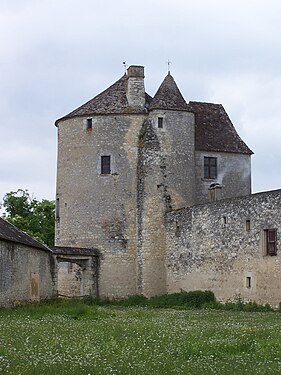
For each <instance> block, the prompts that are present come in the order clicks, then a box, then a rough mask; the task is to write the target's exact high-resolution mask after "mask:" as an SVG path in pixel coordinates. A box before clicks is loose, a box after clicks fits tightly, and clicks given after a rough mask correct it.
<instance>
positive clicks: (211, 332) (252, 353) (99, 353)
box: [0, 298, 281, 375]
mask: <svg viewBox="0 0 281 375" xmlns="http://www.w3.org/2000/svg"><path fill="white" fill-rule="evenodd" d="M133 299H134V298H132V299H131V302H132V301H133ZM135 302H140V300H137V299H136V300H135ZM97 303H99V301H97V300H90V299H85V300H84V299H75V300H67V299H65V300H62V299H57V300H53V301H45V302H41V303H38V304H34V305H29V306H19V307H17V308H15V309H0V328H1V339H0V344H1V345H0V373H1V374H29V375H33V374H34V375H37V374H40V375H41V374H42V375H48V374H62V375H63V374H67V375H76V374H92V375H93V374H100V375H103V374H105V375H107V374H116V375H132V374H143V375H146V374H157V375H162V374H163V375H166V374H194V375H201V374H202V375H205V374H206V375H215V374H239V375H244V374H247V375H256V374H279V373H280V372H281V330H280V315H279V314H277V313H276V314H273V313H268V312H253V313H251V314H249V313H245V312H243V311H217V310H216V311H213V310H204V309H201V310H198V309H196V310H193V309H190V310H189V309H187V310H182V311H177V310H174V309H149V308H140V307H135V308H134V307H129V308H124V307H122V306H113V305H107V306H97V305H96V304H97Z"/></svg>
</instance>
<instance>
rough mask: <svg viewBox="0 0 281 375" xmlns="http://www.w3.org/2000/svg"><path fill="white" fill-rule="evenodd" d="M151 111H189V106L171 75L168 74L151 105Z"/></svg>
mask: <svg viewBox="0 0 281 375" xmlns="http://www.w3.org/2000/svg"><path fill="white" fill-rule="evenodd" d="M149 109H170V110H175V111H187V110H188V105H187V103H186V101H185V100H184V98H183V96H182V94H181V92H180V90H179V88H178V86H177V84H176V82H175V80H174V78H173V77H172V76H171V74H170V73H168V74H167V76H166V77H165V78H164V81H163V82H162V83H161V85H160V87H159V89H158V90H157V92H156V94H155V96H154V98H153V99H152V101H151V103H150V106H149Z"/></svg>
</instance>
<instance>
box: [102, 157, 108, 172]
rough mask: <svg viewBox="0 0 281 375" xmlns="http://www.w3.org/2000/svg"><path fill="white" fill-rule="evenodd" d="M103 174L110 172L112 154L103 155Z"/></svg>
mask: <svg viewBox="0 0 281 375" xmlns="http://www.w3.org/2000/svg"><path fill="white" fill-rule="evenodd" d="M101 174H110V155H104V156H102V157H101Z"/></svg>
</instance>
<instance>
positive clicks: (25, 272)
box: [0, 240, 56, 306]
mask: <svg viewBox="0 0 281 375" xmlns="http://www.w3.org/2000/svg"><path fill="white" fill-rule="evenodd" d="M53 269H54V261H53V255H52V253H51V252H48V251H44V250H41V249H37V248H33V247H29V246H26V245H22V244H17V243H14V242H9V241H5V240H0V306H11V305H15V304H17V303H18V302H23V301H38V300H40V299H45V298H50V297H53V296H55V295H56V290H55V284H54V277H53V276H54V275H53V274H52V270H53Z"/></svg>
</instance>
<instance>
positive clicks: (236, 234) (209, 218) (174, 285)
mask: <svg viewBox="0 0 281 375" xmlns="http://www.w3.org/2000/svg"><path fill="white" fill-rule="evenodd" d="M274 228H275V229H277V255H276V256H269V255H267V254H266V241H265V233H266V232H265V231H266V230H268V229H274ZM166 230H167V250H168V256H167V286H168V291H169V292H175V291H180V290H181V289H183V290H196V289H201V290H206V289H208V290H212V291H213V292H214V293H215V295H216V297H217V298H218V299H219V300H222V301H227V300H233V299H235V298H238V297H239V298H242V299H244V300H255V301H256V302H258V303H270V304H271V305H275V306H276V305H278V303H279V302H280V301H281V294H280V290H281V237H280V236H281V191H280V190H277V191H272V192H265V193H259V194H253V195H250V196H247V197H242V198H233V199H227V200H223V201H220V202H214V203H209V204H205V205H199V206H196V207H193V208H191V209H182V210H178V211H175V212H171V213H168V214H167V215H166Z"/></svg>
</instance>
